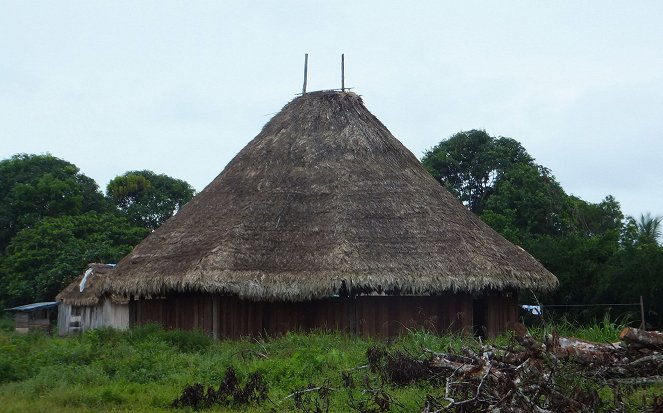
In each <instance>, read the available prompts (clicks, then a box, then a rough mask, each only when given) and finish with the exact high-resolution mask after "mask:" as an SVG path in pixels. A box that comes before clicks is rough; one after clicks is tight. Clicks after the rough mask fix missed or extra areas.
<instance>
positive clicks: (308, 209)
mask: <svg viewBox="0 0 663 413" xmlns="http://www.w3.org/2000/svg"><path fill="white" fill-rule="evenodd" d="M114 273H115V275H114V276H113V277H112V279H109V280H108V283H107V284H106V286H105V287H104V288H105V289H106V290H107V291H112V292H114V293H118V294H123V295H130V294H131V295H134V296H136V297H138V296H141V295H144V296H156V295H167V294H171V293H174V292H188V293H192V292H198V293H210V294H221V295H232V296H237V297H239V298H242V299H249V300H256V301H305V300H312V299H319V298H323V297H330V296H334V295H336V294H339V293H341V294H349V295H353V294H356V293H380V294H397V295H431V294H441V293H443V292H449V291H452V292H475V291H481V290H487V289H491V290H505V289H507V290H518V289H531V290H539V291H541V290H550V289H552V288H554V287H555V286H556V285H557V279H556V278H555V277H554V276H553V275H552V274H551V273H550V272H548V271H547V270H546V269H545V268H544V267H543V266H542V265H541V264H540V263H539V262H537V261H536V260H535V259H534V258H533V257H532V256H530V255H529V254H528V253H527V252H525V251H524V250H522V249H521V248H519V247H517V246H515V245H513V244H511V243H510V242H509V241H507V240H506V239H504V238H503V237H502V236H500V235H499V234H498V233H496V232H495V231H494V230H492V229H491V228H490V227H489V226H488V225H486V224H484V223H483V222H482V221H481V220H480V219H479V218H477V217H476V216H475V215H473V214H472V213H471V212H470V211H468V210H467V208H465V207H464V206H463V205H462V204H461V203H460V202H459V201H458V200H457V199H455V198H454V197H453V196H452V195H451V194H450V193H449V192H448V191H447V190H446V189H445V188H443V187H442V186H441V185H440V184H439V183H438V182H436V181H435V180H434V179H433V178H432V177H431V176H430V175H429V174H428V173H427V172H426V171H425V170H424V168H423V167H422V166H421V164H420V163H419V161H418V160H417V158H416V157H415V156H414V155H413V154H412V153H411V152H410V151H409V150H408V149H407V148H405V146H403V145H402V144H401V143H400V142H399V141H398V140H397V139H396V138H395V137H394V136H393V135H392V134H391V133H390V132H389V130H387V128H386V127H385V126H384V125H383V124H382V123H381V122H380V121H379V120H378V119H377V118H376V117H375V116H373V115H372V114H371V113H370V112H369V111H368V110H367V109H366V107H365V106H364V105H363V103H362V99H361V98H360V97H359V96H357V95H356V94H354V93H341V92H330V91H322V92H313V93H309V94H306V95H304V96H301V97H297V98H296V99H294V100H293V101H291V102H290V103H288V104H287V105H286V106H285V107H284V108H283V109H282V110H281V111H280V112H279V113H278V114H277V115H276V116H274V117H273V118H272V119H271V120H270V121H269V122H268V123H267V124H266V125H265V126H264V128H263V129H262V131H261V132H260V134H258V136H257V137H256V138H255V139H253V140H252V141H251V142H250V143H249V144H248V145H247V146H246V147H245V148H244V149H243V150H242V151H241V152H240V153H239V154H237V156H235V158H234V159H233V160H232V161H231V162H230V163H229V164H228V165H227V166H226V168H225V169H224V170H223V172H221V174H220V175H218V176H217V177H216V178H215V179H214V180H213V181H212V183H210V184H209V185H208V186H207V187H206V188H205V189H204V190H203V191H202V192H200V193H199V194H198V195H197V196H196V197H194V198H193V199H192V200H191V201H190V202H189V203H188V204H186V205H185V206H184V207H182V209H181V210H180V211H179V212H178V213H177V214H176V215H175V216H174V217H173V218H171V219H170V220H168V221H167V222H165V223H164V224H163V225H162V226H161V227H160V228H158V229H157V230H156V231H154V232H153V233H152V234H150V235H149V236H148V237H147V238H146V239H145V240H144V241H143V242H141V243H140V244H139V245H138V246H137V247H136V248H135V249H134V250H133V251H132V252H131V253H130V254H129V255H127V256H126V257H125V258H124V259H123V260H122V261H121V262H120V263H119V264H118V266H117V268H116V269H115V270H114Z"/></svg>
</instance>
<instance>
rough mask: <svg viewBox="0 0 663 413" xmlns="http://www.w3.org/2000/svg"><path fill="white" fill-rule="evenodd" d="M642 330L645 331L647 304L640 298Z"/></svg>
mask: <svg viewBox="0 0 663 413" xmlns="http://www.w3.org/2000/svg"><path fill="white" fill-rule="evenodd" d="M640 320H641V321H640V329H642V330H645V327H646V326H645V303H644V301H643V300H642V296H640Z"/></svg>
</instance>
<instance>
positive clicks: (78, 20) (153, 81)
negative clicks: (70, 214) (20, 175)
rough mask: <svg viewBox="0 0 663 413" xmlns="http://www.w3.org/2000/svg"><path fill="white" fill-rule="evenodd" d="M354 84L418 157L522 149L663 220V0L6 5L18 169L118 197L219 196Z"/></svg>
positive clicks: (1, 153)
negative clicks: (76, 180) (287, 129)
mask: <svg viewBox="0 0 663 413" xmlns="http://www.w3.org/2000/svg"><path fill="white" fill-rule="evenodd" d="M305 52H308V53H309V90H318V89H329V88H336V87H339V85H340V69H339V66H340V62H339V61H340V54H341V53H345V55H346V85H349V86H353V87H355V91H356V92H357V93H359V94H361V95H362V96H363V97H364V102H365V104H366V106H367V107H368V109H369V110H371V111H372V112H373V113H374V114H375V115H376V116H377V117H378V118H379V119H380V120H381V121H382V122H383V123H384V124H385V125H386V126H387V127H388V128H389V129H390V130H391V132H392V133H393V134H394V135H395V136H396V137H397V138H398V139H400V140H401V142H403V144H405V146H407V147H408V148H409V149H410V150H411V151H412V152H414V154H415V155H417V157H421V155H422V154H423V152H424V151H425V150H426V149H428V148H430V147H432V146H434V145H435V144H436V143H438V142H439V141H440V140H442V139H444V138H448V137H449V136H450V135H452V134H453V133H455V132H458V131H461V130H468V129H473V128H477V129H486V131H487V132H488V133H489V134H491V135H494V136H499V135H501V136H508V137H512V138H515V139H517V140H518V141H520V142H521V143H522V144H523V145H524V147H525V148H526V149H527V150H528V152H529V153H530V154H531V155H533V156H534V157H535V158H536V159H537V161H538V162H539V163H540V164H542V165H544V166H546V167H548V168H550V169H551V170H552V172H553V174H554V175H555V176H556V177H557V179H558V180H559V181H560V183H561V184H562V186H563V188H564V189H565V190H566V191H567V192H569V193H572V194H574V195H577V196H579V197H581V198H583V199H586V200H588V201H592V202H598V201H600V200H601V199H602V198H603V197H605V196H606V195H608V194H612V195H614V196H615V197H616V198H617V200H618V201H620V203H621V204H622V208H623V210H624V212H625V213H627V214H631V215H639V214H640V213H642V212H647V211H649V212H651V213H653V214H654V215H663V186H662V184H661V165H662V163H663V139H661V138H662V137H663V136H662V135H663V2H660V1H652V2H644V1H643V2H623V1H621V2H617V1H615V2H611V1H594V2H558V1H556V2H545V3H543V2H533V1H522V2H520V1H499V2H470V1H463V2H458V1H454V2H442V1H434V2H423V1H418V2H399V3H396V2H387V1H384V0H381V1H347V2H346V1H325V2H321V1H320V2H318V1H311V0H309V1H286V0H279V1H272V2H249V1H236V2H235V1H187V2H184V1H177V2H171V1H164V0H160V1H142V2H139V1H112V2H111V1H105V2H101V1H96V2H94V1H57V2H54V1H19V0H17V1H5V0H0V159H5V158H8V157H10V156H11V155H13V154H15V153H19V152H25V153H45V152H50V153H52V154H53V155H55V156H58V157H60V158H63V159H66V160H68V161H70V162H72V163H74V164H76V165H77V166H78V167H80V168H81V170H82V172H83V173H85V174H86V175H88V176H90V177H92V178H94V179H95V180H96V181H97V182H98V183H99V185H100V187H101V188H102V189H103V188H105V186H106V184H107V183H108V181H109V180H110V179H112V178H113V177H114V176H116V175H119V174H122V173H124V172H126V171H127V170H135V169H151V170H153V171H155V172H157V173H165V174H168V175H171V176H174V177H177V178H181V179H184V180H186V181H188V182H190V183H191V184H192V185H193V186H194V187H195V188H196V189H197V190H201V189H202V188H204V187H205V186H206V185H207V184H208V183H209V182H210V181H211V180H212V179H213V178H214V177H215V176H216V175H217V174H218V173H219V172H221V170H222V169H223V168H224V166H225V165H226V164H227V163H228V162H229V161H230V160H231V159H232V157H233V156H234V155H235V154H236V153H237V152H238V151H239V150H240V149H241V148H242V147H243V146H244V145H246V144H247V143H248V142H249V141H250V140H251V139H252V138H253V137H254V136H255V135H256V134H257V133H258V132H259V131H260V129H261V128H262V126H263V125H264V124H265V122H267V121H268V120H269V118H270V117H271V116H272V115H273V114H274V113H275V112H278V111H279V110H280V109H281V107H283V105H285V104H286V103H287V102H288V101H289V100H291V99H292V98H293V97H294V94H296V93H298V92H300V91H301V83H302V66H303V55H304V53H305Z"/></svg>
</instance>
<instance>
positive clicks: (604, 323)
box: [529, 313, 629, 343]
mask: <svg viewBox="0 0 663 413" xmlns="http://www.w3.org/2000/svg"><path fill="white" fill-rule="evenodd" d="M628 325H629V320H628V319H621V320H620V319H612V318H610V315H609V314H607V313H606V314H604V315H603V320H601V321H599V322H595V323H592V324H579V323H577V322H574V321H569V320H568V319H561V320H556V321H553V322H542V323H539V324H537V325H535V326H532V327H530V328H529V330H530V332H531V334H532V335H533V336H534V337H537V338H542V337H543V336H544V335H545V334H551V333H552V332H553V331H557V332H558V333H559V335H560V336H563V337H576V338H579V339H582V340H587V341H593V342H596V343H614V342H617V341H619V333H620V332H621V331H622V330H623V329H624V328H625V327H626V326H628Z"/></svg>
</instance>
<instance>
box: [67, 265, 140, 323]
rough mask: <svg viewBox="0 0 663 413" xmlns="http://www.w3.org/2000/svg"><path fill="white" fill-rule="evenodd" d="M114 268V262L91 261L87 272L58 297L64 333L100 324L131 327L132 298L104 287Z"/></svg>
mask: <svg viewBox="0 0 663 413" xmlns="http://www.w3.org/2000/svg"><path fill="white" fill-rule="evenodd" d="M113 268H115V265H114V264H97V263H94V264H89V265H88V269H87V270H86V271H85V273H83V274H82V275H81V276H80V277H78V278H77V279H76V280H75V281H74V282H72V283H71V284H69V285H68V286H67V287H66V288H65V289H64V290H62V291H61V292H60V294H58V295H57V296H56V297H55V299H56V300H57V301H58V302H59V311H58V332H59V334H60V335H61V336H64V335H68V334H72V333H78V332H82V331H86V330H90V329H93V328H100V327H113V328H117V329H122V330H123V329H127V328H129V300H128V299H127V298H126V297H122V296H118V295H113V294H104V293H103V292H102V290H101V285H102V284H103V282H104V279H105V278H106V277H109V276H111V274H112V271H113Z"/></svg>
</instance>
